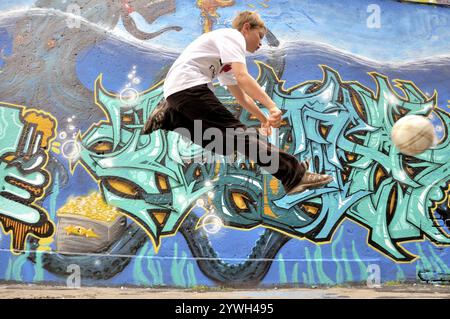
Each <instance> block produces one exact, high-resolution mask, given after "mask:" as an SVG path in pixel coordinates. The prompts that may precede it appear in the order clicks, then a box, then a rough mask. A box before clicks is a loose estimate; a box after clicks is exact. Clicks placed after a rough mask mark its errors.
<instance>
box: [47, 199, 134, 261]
mask: <svg viewBox="0 0 450 319" xmlns="http://www.w3.org/2000/svg"><path fill="white" fill-rule="evenodd" d="M57 216H58V226H57V230H56V238H55V239H56V249H57V252H58V253H60V254H64V253H66V254H73V253H98V252H101V251H104V250H106V249H107V248H108V247H109V246H110V245H111V244H113V243H114V242H115V241H117V240H118V239H119V238H120V237H121V236H122V234H123V233H124V232H125V228H126V224H127V220H126V217H125V216H123V215H122V214H120V213H119V212H118V211H117V209H116V208H114V207H111V206H108V205H107V204H106V203H105V202H104V201H103V199H102V197H101V195H100V194H98V193H93V194H91V195H89V196H84V197H77V198H71V199H69V200H68V202H67V203H66V204H65V205H64V206H63V207H62V208H60V209H59V210H58V212H57Z"/></svg>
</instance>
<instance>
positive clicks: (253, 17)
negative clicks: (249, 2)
mask: <svg viewBox="0 0 450 319" xmlns="http://www.w3.org/2000/svg"><path fill="white" fill-rule="evenodd" d="M247 22H248V23H249V24H250V28H251V29H255V28H258V29H264V32H266V33H267V27H266V25H265V24H264V21H263V20H262V19H261V16H260V15H259V14H258V13H256V12H255V11H242V12H239V14H238V15H237V16H236V17H235V18H234V19H233V24H232V26H233V28H234V29H237V30H238V31H241V30H242V28H243V26H244V24H245V23H247Z"/></svg>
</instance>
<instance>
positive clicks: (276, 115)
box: [268, 106, 283, 128]
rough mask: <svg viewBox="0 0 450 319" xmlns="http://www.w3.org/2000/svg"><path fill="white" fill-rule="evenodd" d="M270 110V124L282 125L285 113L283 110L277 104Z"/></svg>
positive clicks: (274, 125)
mask: <svg viewBox="0 0 450 319" xmlns="http://www.w3.org/2000/svg"><path fill="white" fill-rule="evenodd" d="M269 112H270V115H269V118H268V121H269V123H270V125H271V126H273V127H276V128H278V127H280V125H281V115H282V114H283V113H282V112H281V110H280V109H279V108H277V107H276V106H275V107H273V108H271V109H270V110H269Z"/></svg>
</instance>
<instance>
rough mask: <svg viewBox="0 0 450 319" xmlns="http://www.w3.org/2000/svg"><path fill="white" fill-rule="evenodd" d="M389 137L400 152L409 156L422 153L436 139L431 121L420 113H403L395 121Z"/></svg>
mask: <svg viewBox="0 0 450 319" xmlns="http://www.w3.org/2000/svg"><path fill="white" fill-rule="evenodd" d="M391 138H392V142H393V143H394V145H395V146H396V147H397V148H398V149H399V150H400V152H401V153H403V154H405V155H409V156H414V155H418V154H420V153H423V152H424V151H426V150H428V149H429V148H430V147H432V146H434V145H435V144H436V142H437V140H438V138H437V136H436V132H435V131H434V126H433V123H431V121H430V120H429V119H428V118H427V117H425V116H421V115H405V116H404V117H402V118H401V119H400V120H398V121H397V122H395V123H394V126H393V127H392V131H391Z"/></svg>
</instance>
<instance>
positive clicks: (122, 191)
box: [102, 177, 143, 199]
mask: <svg viewBox="0 0 450 319" xmlns="http://www.w3.org/2000/svg"><path fill="white" fill-rule="evenodd" d="M102 183H103V185H104V186H105V187H106V188H107V189H108V190H109V191H111V192H112V193H115V194H117V195H119V196H121V197H125V198H133V199H142V195H141V194H142V192H143V190H142V189H141V188H140V187H139V186H137V185H136V184H133V183H131V182H129V181H126V180H122V179H120V178H117V177H110V178H105V179H103V181H102Z"/></svg>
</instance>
